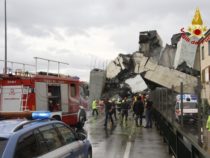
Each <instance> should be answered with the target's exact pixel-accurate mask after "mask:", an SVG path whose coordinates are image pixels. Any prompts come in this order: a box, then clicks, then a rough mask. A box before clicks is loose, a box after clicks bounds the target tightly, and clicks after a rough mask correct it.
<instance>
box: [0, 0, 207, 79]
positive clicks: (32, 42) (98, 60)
mask: <svg viewBox="0 0 210 158" xmlns="http://www.w3.org/2000/svg"><path fill="white" fill-rule="evenodd" d="M197 7H199V8H200V11H201V15H202V18H203V22H204V24H206V25H207V27H208V28H210V16H209V15H210V1H209V0H174V1H172V0H7V25H8V27H7V28H8V33H7V35H8V47H7V49H8V60H10V61H16V62H23V63H27V64H35V60H34V58H33V57H41V58H47V59H53V60H58V61H62V62H66V63H69V65H68V66H67V65H61V68H62V70H61V71H62V73H65V74H69V75H77V76H79V77H80V78H81V80H86V81H88V80H89V73H90V69H92V68H93V67H96V68H104V67H105V65H106V64H107V63H108V62H109V61H110V60H112V59H114V58H115V57H116V56H117V55H118V54H119V53H123V54H128V53H133V52H134V51H137V50H138V47H139V45H138V38H139V32H141V31H148V30H157V31H158V33H159V35H160V36H161V38H162V40H163V42H164V44H166V43H169V44H170V38H171V36H172V35H173V34H175V33H179V32H180V29H181V28H182V27H185V28H187V27H188V26H189V25H190V24H191V21H192V18H193V16H194V13H195V10H196V8H197ZM0 60H4V0H0ZM55 66H57V65H56V63H50V68H51V70H54V69H55ZM2 67H3V62H1V63H0V72H2V69H3V68H2ZM8 67H11V65H10V64H8ZM13 67H15V68H22V66H21V67H20V66H19V65H13ZM26 69H32V68H31V67H26ZM33 69H34V68H33ZM38 69H40V70H41V69H42V70H45V71H46V70H47V62H43V61H40V62H38ZM34 70H35V69H34Z"/></svg>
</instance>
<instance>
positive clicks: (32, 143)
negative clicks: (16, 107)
mask: <svg viewBox="0 0 210 158" xmlns="http://www.w3.org/2000/svg"><path fill="white" fill-rule="evenodd" d="M44 115H45V114H42V115H40V116H44ZM35 116H38V115H37V114H35ZM0 157H1V158H32V157H37V158H77V157H78V158H92V146H91V143H90V142H89V140H88V139H87V137H86V135H85V134H84V133H77V132H75V131H74V130H73V129H72V128H70V127H69V126H68V125H66V124H65V123H63V122H61V121H57V120H49V119H38V120H25V119H15V120H14V119H12V120H2V121H0Z"/></svg>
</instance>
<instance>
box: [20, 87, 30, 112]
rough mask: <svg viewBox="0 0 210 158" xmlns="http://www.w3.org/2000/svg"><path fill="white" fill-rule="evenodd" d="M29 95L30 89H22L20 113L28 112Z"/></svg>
mask: <svg viewBox="0 0 210 158" xmlns="http://www.w3.org/2000/svg"><path fill="white" fill-rule="evenodd" d="M28 93H29V87H27V88H26V87H22V96H21V101H20V111H26V110H28V105H27V104H28Z"/></svg>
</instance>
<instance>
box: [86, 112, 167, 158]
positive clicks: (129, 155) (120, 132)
mask: <svg viewBox="0 0 210 158" xmlns="http://www.w3.org/2000/svg"><path fill="white" fill-rule="evenodd" d="M103 124H104V116H103V115H100V116H98V117H92V116H90V114H89V116H88V121H87V122H86V125H85V129H86V130H87V132H88V139H89V140H90V141H91V143H92V146H93V158H154V157H155V158H171V156H170V155H169V154H168V148H167V145H166V144H164V143H163V138H162V137H161V136H160V135H159V133H158V131H157V130H156V128H155V127H153V128H152V129H151V128H149V129H148V128H144V127H136V126H135V122H134V119H133V117H132V116H131V115H129V118H128V122H127V125H126V124H125V123H123V124H121V123H120V121H119V119H118V120H116V121H115V125H114V126H113V127H111V126H109V127H107V129H105V128H104V126H103ZM143 125H145V120H144V121H143Z"/></svg>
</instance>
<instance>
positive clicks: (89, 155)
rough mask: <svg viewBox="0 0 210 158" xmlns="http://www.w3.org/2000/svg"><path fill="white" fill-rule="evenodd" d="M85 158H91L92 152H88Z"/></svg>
mask: <svg viewBox="0 0 210 158" xmlns="http://www.w3.org/2000/svg"><path fill="white" fill-rule="evenodd" d="M87 158H92V150H91V149H89V150H88V156H87Z"/></svg>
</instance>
